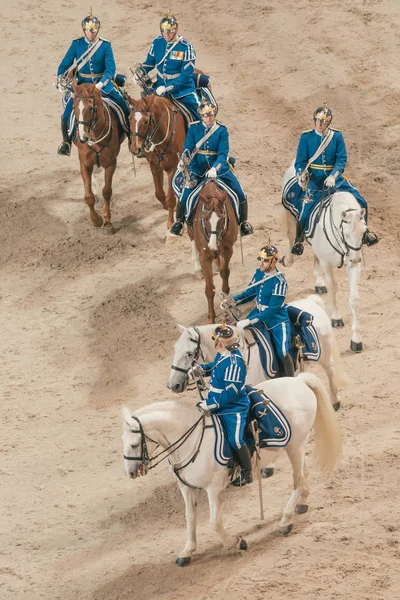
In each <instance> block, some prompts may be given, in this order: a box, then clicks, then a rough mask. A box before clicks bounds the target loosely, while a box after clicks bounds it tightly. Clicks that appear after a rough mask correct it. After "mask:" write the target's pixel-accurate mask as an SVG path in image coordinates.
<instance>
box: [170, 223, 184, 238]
mask: <svg viewBox="0 0 400 600" xmlns="http://www.w3.org/2000/svg"><path fill="white" fill-rule="evenodd" d="M182 229H183V223H182V221H175V223H174V224H173V225H172V227H171V229H170V230H169V232H170V234H171V235H182Z"/></svg>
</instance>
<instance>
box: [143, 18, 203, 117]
mask: <svg viewBox="0 0 400 600" xmlns="http://www.w3.org/2000/svg"><path fill="white" fill-rule="evenodd" d="M160 32H161V35H159V36H158V37H156V38H155V39H154V40H153V42H152V44H151V46H150V50H149V52H148V54H147V58H146V60H145V62H144V63H142V64H141V69H142V71H143V72H144V73H146V74H147V73H149V71H152V70H153V69H157V80H156V84H155V91H156V94H157V96H165V97H167V98H168V97H171V98H174V99H176V100H179V102H181V103H182V104H184V105H185V106H186V108H188V110H189V111H190V113H191V114H192V115H193V117H194V118H196V117H197V109H198V107H199V99H198V97H197V94H196V88H195V84H194V80H193V73H194V65H195V62H196V52H195V51H194V48H193V46H192V44H190V43H189V42H188V41H187V40H185V39H184V38H183V37H182V36H180V35H178V21H177V20H176V17H175V16H174V15H173V14H172V13H171V12H168V13H167V14H166V15H165V16H164V17H163V18H162V19H161V21H160ZM133 78H134V80H135V75H134V77H133Z"/></svg>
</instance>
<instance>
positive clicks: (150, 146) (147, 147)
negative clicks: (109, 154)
mask: <svg viewBox="0 0 400 600" xmlns="http://www.w3.org/2000/svg"><path fill="white" fill-rule="evenodd" d="M166 108H167V116H168V123H167V129H166V134H165V136H164V138H163V139H162V140H161V142H154V138H155V136H156V134H157V132H158V130H159V129H160V127H161V123H162V120H163V118H164V115H165V111H164V109H163V111H162V113H161V117H160V118H159V120H158V121H156V119H155V117H154V115H153V113H152V112H151V110H149V111H138V112H141V113H142V114H143V113H144V112H149V113H150V117H149V122H148V125H147V129H146V131H145V133H144V135H143V134H142V133H137V132H136V131H131V132H130V134H129V144H130V143H131V141H132V138H133V137H138V138H140V139H141V140H144V141H143V146H142V148H143V151H144V152H155V150H156V148H157V147H158V146H161V145H162V144H164V142H166V141H167V140H168V141H167V143H166V146H165V148H163V149H162V151H161V154H157V152H155V154H157V160H158V162H159V163H160V162H162V160H163V158H164V156H165V154H166V153H167V150H168V147H169V145H170V143H171V142H172V140H173V138H174V136H175V132H176V115H177V112H178V111H177V110H173V109H171V108H170V107H169V106H168V105H167V106H166ZM171 112H172V114H173V116H174V122H173V127H172V130H171V133H169V131H170V124H171V116H170V113H171ZM168 136H169V137H168Z"/></svg>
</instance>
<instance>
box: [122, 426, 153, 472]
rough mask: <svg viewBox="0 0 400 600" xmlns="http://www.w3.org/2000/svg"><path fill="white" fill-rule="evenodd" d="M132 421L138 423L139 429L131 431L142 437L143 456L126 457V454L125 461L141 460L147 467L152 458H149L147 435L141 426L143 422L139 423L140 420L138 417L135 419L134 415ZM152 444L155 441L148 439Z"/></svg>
mask: <svg viewBox="0 0 400 600" xmlns="http://www.w3.org/2000/svg"><path fill="white" fill-rule="evenodd" d="M132 419H133V420H134V421H136V423H137V424H138V426H139V429H138V430H137V429H131V432H132V433H140V437H141V442H142V454H141V455H140V456H125V454H124V458H125V460H140V462H141V463H142V464H143V465H145V466H147V465H148V464H149V463H150V458H149V451H148V449H147V444H146V435H145V433H144V431H143V426H142V424H141V422H140V421H139V419H138V418H137V417H135V416H134V415H132ZM148 439H149V440H150V441H151V442H154V440H151V439H150V438H148Z"/></svg>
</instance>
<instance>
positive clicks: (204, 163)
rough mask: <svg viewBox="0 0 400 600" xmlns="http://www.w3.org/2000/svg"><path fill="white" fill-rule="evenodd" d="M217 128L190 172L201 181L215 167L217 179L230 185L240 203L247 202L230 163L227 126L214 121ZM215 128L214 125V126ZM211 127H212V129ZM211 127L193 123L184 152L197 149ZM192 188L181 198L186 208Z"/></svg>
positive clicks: (202, 148) (198, 122) (200, 150)
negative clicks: (197, 145)
mask: <svg viewBox="0 0 400 600" xmlns="http://www.w3.org/2000/svg"><path fill="white" fill-rule="evenodd" d="M214 123H216V125H217V127H216V128H215V131H214V132H213V133H212V135H211V136H210V137H209V138H208V139H207V140H206V141H205V142H204V143H203V144H201V145H200V147H199V148H198V151H197V153H196V154H195V156H194V157H193V160H192V162H191V163H190V172H191V174H192V175H193V177H194V179H196V180H198V181H200V179H201V178H203V177H204V176H205V174H206V173H207V171H209V169H211V168H212V167H214V168H215V169H216V171H217V177H218V179H220V180H221V181H223V182H224V183H225V184H226V185H228V186H229V187H230V188H231V190H232V191H233V192H234V193H235V194H237V197H238V202H239V203H241V202H244V201H245V200H246V196H245V193H244V191H243V188H242V186H241V185H240V182H239V180H238V178H237V177H236V175H235V173H234V172H233V171H232V168H231V166H230V164H229V162H228V155H229V134H228V129H227V128H226V127H225V125H222V123H220V122H219V121H214ZM212 126H213V125H212ZM212 126H211V127H212ZM209 129H210V127H207V126H206V125H204V123H203V122H202V121H196V122H195V123H191V124H190V127H189V130H188V133H187V136H186V140H185V144H184V146H183V150H184V151H185V150H188V151H189V152H190V153H192V152H193V150H194V149H195V148H196V144H197V143H198V142H200V141H201V140H202V139H203V138H204V137H205V136H206V135H207V133H208V131H209ZM191 192H192V189H191V188H186V187H185V188H184V189H183V193H182V195H181V197H180V200H179V201H180V202H181V204H183V205H184V206H186V201H187V198H188V196H189V195H190V193H191Z"/></svg>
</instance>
